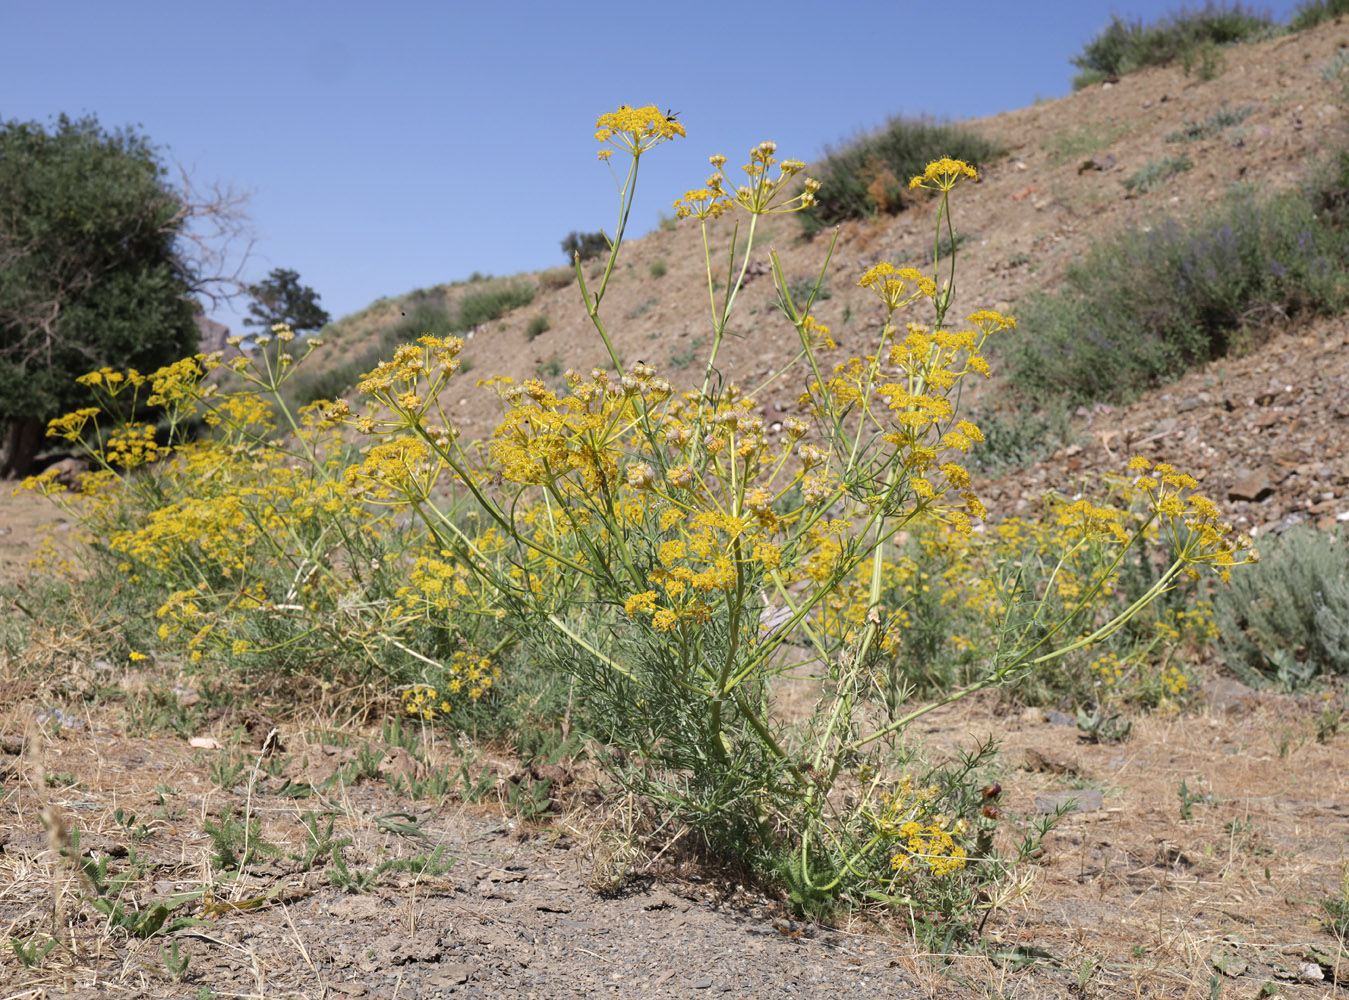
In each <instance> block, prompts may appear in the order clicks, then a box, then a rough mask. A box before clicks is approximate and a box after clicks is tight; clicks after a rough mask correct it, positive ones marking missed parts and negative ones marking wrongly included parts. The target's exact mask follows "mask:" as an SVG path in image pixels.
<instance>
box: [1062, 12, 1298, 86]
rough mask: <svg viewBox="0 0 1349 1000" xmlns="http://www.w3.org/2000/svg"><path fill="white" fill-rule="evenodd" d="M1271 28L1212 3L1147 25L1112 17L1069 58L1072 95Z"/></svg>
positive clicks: (1266, 21) (1261, 19)
mask: <svg viewBox="0 0 1349 1000" xmlns="http://www.w3.org/2000/svg"><path fill="white" fill-rule="evenodd" d="M1273 26H1274V22H1273V21H1272V20H1271V19H1270V18H1269V17H1268V16H1267V15H1265V14H1260V13H1257V12H1256V11H1255V10H1253V9H1251V8H1249V7H1244V6H1242V5H1241V4H1239V3H1237V4H1232V5H1231V6H1228V5H1227V4H1226V3H1213V2H1211V0H1210V2H1209V3H1206V4H1205V5H1204V6H1203V7H1201V8H1199V9H1197V10H1194V9H1188V8H1184V9H1181V10H1179V11H1177V12H1175V13H1171V14H1167V15H1166V16H1164V17H1162V18H1159V19H1158V20H1156V21H1154V22H1152V23H1151V24H1144V23H1143V22H1142V21H1141V20H1134V21H1130V20H1126V19H1125V18H1123V17H1120V16H1119V15H1118V14H1115V15H1113V16H1112V17H1111V18H1110V23H1109V24H1107V25H1106V26H1105V28H1104V29H1102V31H1101V32H1100V34H1098V35H1096V37H1095V38H1093V39H1092V40H1091V41H1089V42H1087V44H1086V45H1085V46H1083V48H1082V52H1081V54H1079V55H1077V56H1074V57H1073V58H1072V60H1071V62H1072V64H1073V65H1074V66H1076V67H1077V68H1078V70H1079V72H1078V73H1077V75H1076V76H1074V77H1073V89H1074V90H1080V89H1082V88H1083V87H1088V86H1090V85H1092V84H1093V83H1099V82H1100V81H1102V80H1104V79H1106V78H1107V77H1112V76H1124V75H1125V74H1127V73H1132V72H1134V71H1136V70H1140V69H1143V68H1144V67H1146V66H1165V65H1168V64H1170V63H1174V62H1176V61H1178V60H1180V61H1186V60H1194V59H1196V58H1199V56H1198V53H1200V51H1201V50H1203V49H1204V48H1205V47H1214V46H1221V45H1231V44H1233V43H1235V42H1249V41H1253V40H1255V39H1257V38H1260V37H1262V36H1264V35H1266V34H1267V33H1268V32H1269V31H1270V29H1271V28H1273Z"/></svg>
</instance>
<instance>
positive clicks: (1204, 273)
mask: <svg viewBox="0 0 1349 1000" xmlns="http://www.w3.org/2000/svg"><path fill="white" fill-rule="evenodd" d="M1327 190H1328V191H1331V192H1332V194H1327V197H1332V195H1333V189H1330V188H1328V189H1327ZM1345 251H1346V245H1345V241H1344V239H1343V237H1342V235H1341V234H1340V233H1339V232H1338V231H1336V230H1335V229H1333V228H1331V227H1330V226H1329V225H1328V224H1327V221H1326V220H1325V219H1323V218H1320V217H1318V215H1317V212H1316V210H1315V208H1314V206H1313V204H1312V202H1311V200H1310V199H1308V198H1307V197H1305V196H1304V195H1302V194H1300V193H1293V194H1282V195H1277V196H1274V197H1271V198H1266V199H1260V198H1258V197H1256V196H1255V195H1254V194H1253V193H1252V192H1250V191H1249V190H1238V191H1234V192H1232V193H1231V194H1229V196H1228V197H1227V198H1226V199H1225V201H1224V202H1223V203H1222V204H1221V205H1220V206H1219V207H1218V208H1217V209H1216V210H1213V211H1210V212H1208V213H1207V214H1205V215H1203V216H1200V217H1198V218H1196V219H1194V220H1193V221H1189V222H1180V221H1174V220H1166V221H1163V222H1161V223H1160V224H1158V225H1155V226H1153V227H1151V228H1148V229H1134V230H1126V231H1124V232H1121V233H1119V234H1118V235H1116V236H1115V237H1113V238H1111V239H1109V240H1107V241H1104V242H1102V243H1101V244H1099V245H1097V246H1096V247H1094V248H1093V249H1092V250H1091V251H1089V252H1088V254H1087V256H1086V258H1085V259H1084V260H1082V261H1081V262H1080V263H1078V264H1075V265H1073V266H1072V267H1070V268H1069V270H1068V272H1067V274H1066V275H1065V277H1064V280H1063V283H1062V285H1061V287H1060V288H1059V290H1057V291H1055V292H1053V293H1051V294H1040V295H1036V296H1033V297H1032V298H1031V299H1030V301H1029V303H1028V306H1027V308H1026V309H1025V310H1024V312H1023V314H1022V316H1021V321H1020V324H1019V329H1018V333H1017V336H1016V337H1015V338H1014V339H1012V340H1010V341H1009V342H1008V343H1007V348H1006V349H1007V359H1008V361H1009V363H1010V365H1011V368H1012V374H1011V383H1012V385H1013V387H1014V388H1015V389H1016V390H1017V391H1018V392H1019V393H1021V394H1022V395H1024V396H1025V397H1028V398H1030V399H1032V400H1036V401H1040V402H1046V401H1049V400H1058V401H1064V400H1066V401H1070V402H1073V403H1087V402H1093V401H1098V400H1108V401H1119V400H1124V399H1129V398H1133V397H1135V396H1137V395H1138V394H1139V393H1141V392H1142V391H1143V390H1144V389H1146V388H1147V387H1148V386H1151V385H1156V384H1159V383H1160V382H1162V381H1164V380H1166V379H1169V378H1173V377H1175V376H1177V375H1179V374H1180V373H1181V372H1182V371H1184V370H1185V369H1186V368H1188V367H1190V366H1193V365H1196V364H1200V363H1203V362H1206V361H1209V360H1211V359H1213V358H1216V357H1220V356H1222V355H1224V354H1226V353H1227V352H1228V351H1229V350H1230V349H1232V348H1233V347H1236V346H1241V345H1244V344H1246V343H1247V342H1248V341H1249V339H1250V336H1251V334H1250V330H1251V329H1253V328H1256V327H1258V326H1260V325H1262V324H1263V323H1265V322H1267V321H1268V320H1269V319H1270V318H1271V317H1288V316H1291V315H1293V314H1295V313H1298V312H1301V311H1304V310H1311V311H1315V312H1334V311H1336V310H1338V309H1340V308H1341V307H1342V306H1343V304H1344V303H1345V302H1346V295H1347V293H1349V286H1347V285H1346V279H1345V276H1344V274H1343V273H1342V270H1343V269H1342V265H1343V263H1344V260H1345V257H1346V253H1345Z"/></svg>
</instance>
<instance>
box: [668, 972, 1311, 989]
mask: <svg viewBox="0 0 1349 1000" xmlns="http://www.w3.org/2000/svg"><path fill="white" fill-rule="evenodd" d="M1317 968H1320V966H1317ZM711 988H712V977H711V976H701V977H699V978H698V979H695V980H693V982H691V983H689V989H691V990H710V989H711Z"/></svg>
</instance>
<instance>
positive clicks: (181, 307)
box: [0, 115, 198, 474]
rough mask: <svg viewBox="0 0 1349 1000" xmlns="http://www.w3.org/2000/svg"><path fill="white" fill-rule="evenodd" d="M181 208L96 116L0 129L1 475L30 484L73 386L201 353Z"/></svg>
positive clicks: (150, 167) (129, 140) (70, 405)
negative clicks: (28, 476)
mask: <svg viewBox="0 0 1349 1000" xmlns="http://www.w3.org/2000/svg"><path fill="white" fill-rule="evenodd" d="M187 217H188V207H187V206H186V205H185V203H184V199H183V197H182V196H181V195H180V194H179V193H178V192H177V191H175V190H174V188H173V187H172V186H171V185H170V184H169V183H168V182H167V180H166V178H165V169H164V167H163V165H162V164H161V163H160V162H159V159H158V158H157V156H156V155H155V151H154V149H153V147H152V146H151V145H150V143H149V141H148V140H147V139H146V138H145V137H144V136H142V135H139V134H138V133H136V132H135V131H134V130H132V129H130V128H124V129H120V130H118V131H115V132H109V131H106V130H104V129H103V128H101V127H100V126H99V123H98V121H97V119H96V118H94V117H92V116H90V117H85V118H79V119H72V118H68V117H66V116H64V115H62V116H61V117H60V118H58V119H57V120H56V121H55V122H54V123H53V125H52V127H51V128H50V129H48V128H45V127H43V126H42V125H41V124H39V123H36V122H20V121H6V122H0V427H2V428H4V429H5V431H6V448H5V457H4V460H3V464H0V474H21V473H23V472H25V471H26V469H27V466H28V465H29V464H30V463H31V460H32V458H33V457H34V455H35V454H36V452H37V450H38V449H39V448H40V447H41V444H42V440H43V434H44V430H45V425H46V422H47V421H48V420H50V419H51V418H53V417H56V416H59V415H60V414H62V413H64V412H66V411H68V410H71V409H74V408H76V407H78V406H80V405H83V404H85V403H86V402H87V398H88V397H87V395H86V390H84V389H83V388H82V387H80V386H77V385H76V384H75V381H74V380H75V378H76V377H77V376H79V375H81V374H84V373H86V372H89V371H92V370H95V369H98V368H100V367H102V366H104V365H110V366H112V367H114V368H118V369H126V368H137V369H139V370H140V371H142V372H148V371H152V370H154V369H156V368H158V367H160V366H161V365H164V364H166V363H168V362H170V361H172V360H175V359H177V358H180V357H183V356H184V355H187V354H191V353H192V352H193V351H195V350H196V345H197V327H196V324H195V322H194V319H193V317H194V315H195V313H196V311H197V308H198V307H197V305H196V303H195V302H194V301H193V300H192V299H191V298H190V297H189V294H190V292H191V290H192V286H193V275H192V274H191V269H190V266H189V265H188V264H187V263H186V260H185V257H184V255H183V254H182V253H181V252H180V248H179V238H180V237H181V236H182V235H183V229H184V225H185V219H186V218H187Z"/></svg>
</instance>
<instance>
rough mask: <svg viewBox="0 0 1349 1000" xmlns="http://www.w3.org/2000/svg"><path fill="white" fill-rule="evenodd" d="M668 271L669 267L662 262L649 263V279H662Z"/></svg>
mask: <svg viewBox="0 0 1349 1000" xmlns="http://www.w3.org/2000/svg"><path fill="white" fill-rule="evenodd" d="M669 271H670V265H668V264H666V263H665V261H663V260H653V261H652V262H651V277H653V278H663V277H665V275H666V274H668V273H669Z"/></svg>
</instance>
